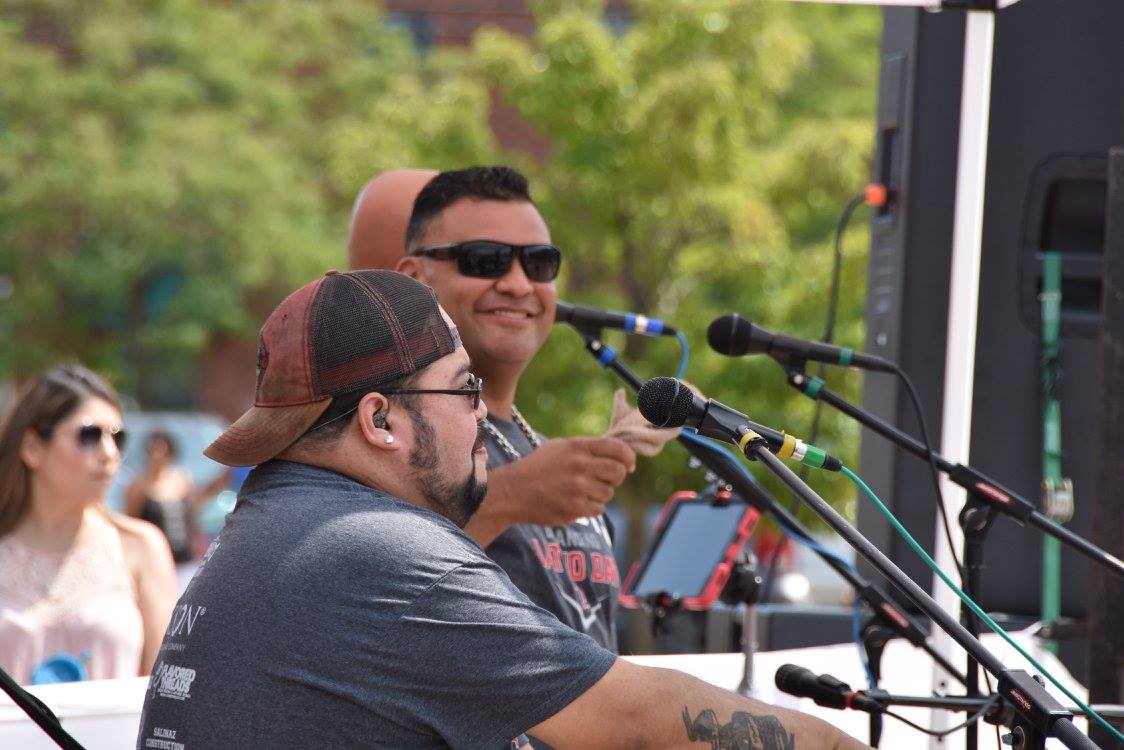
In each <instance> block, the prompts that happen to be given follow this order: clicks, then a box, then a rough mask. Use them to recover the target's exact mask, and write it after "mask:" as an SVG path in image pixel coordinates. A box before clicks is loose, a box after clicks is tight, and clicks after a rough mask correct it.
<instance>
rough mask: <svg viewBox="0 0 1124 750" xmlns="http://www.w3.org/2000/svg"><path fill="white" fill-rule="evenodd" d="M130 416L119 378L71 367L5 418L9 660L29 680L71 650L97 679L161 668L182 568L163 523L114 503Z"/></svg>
mask: <svg viewBox="0 0 1124 750" xmlns="http://www.w3.org/2000/svg"><path fill="white" fill-rule="evenodd" d="M122 422H123V417H122V412H121V406H120V402H119V401H118V398H117V394H116V393H115V392H114V391H113V389H112V387H110V386H109V385H108V384H107V383H106V382H105V381H104V380H103V379H102V378H101V377H99V376H98V375H96V374H95V373H93V372H91V371H90V370H87V369H86V368H84V367H80V366H76V365H64V366H60V367H55V368H53V369H52V370H50V371H48V372H46V373H44V374H43V375H41V376H40V377H39V378H37V379H36V380H35V381H34V382H33V383H31V384H30V386H29V387H28V388H27V389H26V390H25V391H24V392H23V393H22V394H21V396H20V397H19V398H18V399H17V400H16V402H15V404H14V405H13V406H12V408H11V409H10V410H9V412H8V414H7V415H6V416H5V418H4V421H3V424H2V425H0V667H3V669H4V670H5V671H7V672H8V673H9V674H10V675H11V676H12V677H13V678H14V679H15V680H16V681H17V682H20V683H25V684H26V683H30V682H32V681H33V675H34V681H43V680H44V679H46V680H49V679H50V677H44V674H43V671H42V670H43V668H44V665H45V664H47V665H48V666H50V664H52V663H55V664H57V663H58V660H59V659H62V660H63V661H68V660H69V661H70V662H71V663H76V664H81V668H80V669H77V672H78V674H83V676H86V677H88V678H89V679H106V678H112V677H129V676H136V675H145V674H148V673H149V672H150V671H151V669H152V665H153V662H154V661H155V659H156V653H157V650H158V649H159V647H160V641H161V639H162V637H163V633H164V630H165V628H166V627H167V625H168V621H169V618H170V616H171V613H172V607H173V605H174V604H175V601H176V584H175V572H174V568H173V565H172V556H171V553H170V551H169V549H168V543H167V542H166V541H165V539H164V536H163V534H161V533H160V531H159V530H158V529H157V528H156V527H154V526H153V525H152V524H149V523H146V522H144V521H139V520H136V519H133V518H126V517H124V516H121V515H118V514H116V513H111V512H110V511H109V510H108V509H107V508H106V507H105V505H104V504H103V500H104V498H105V493H106V490H108V488H109V485H110V483H111V482H112V481H113V477H114V475H115V474H116V473H117V470H118V468H119V467H120V465H121V449H122V447H123V445H124V437H125V433H124V429H123V424H122ZM52 660H53V661H52ZM37 669H38V670H39V672H38V673H37Z"/></svg>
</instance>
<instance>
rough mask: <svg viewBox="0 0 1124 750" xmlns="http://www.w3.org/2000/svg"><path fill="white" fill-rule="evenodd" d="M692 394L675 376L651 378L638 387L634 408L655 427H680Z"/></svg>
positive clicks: (687, 410) (684, 418) (687, 411)
mask: <svg viewBox="0 0 1124 750" xmlns="http://www.w3.org/2000/svg"><path fill="white" fill-rule="evenodd" d="M693 398H694V394H693V393H691V390H690V389H689V388H687V386H685V385H683V383H681V382H679V381H678V380H676V379H675V378H668V377H659V378H652V379H651V380H649V381H648V382H647V383H645V384H644V385H643V386H642V387H641V388H640V393H639V394H638V395H637V397H636V408H638V409H639V410H640V413H641V414H642V415H643V416H644V419H647V420H648V421H649V422H651V423H652V424H654V425H655V426H656V427H682V426H683V425H684V424H686V422H687V416H688V414H690V409H691V401H692V399H693Z"/></svg>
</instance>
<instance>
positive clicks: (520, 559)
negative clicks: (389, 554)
mask: <svg viewBox="0 0 1124 750" xmlns="http://www.w3.org/2000/svg"><path fill="white" fill-rule="evenodd" d="M488 421H489V422H491V423H492V424H493V425H495V426H496V427H497V428H498V429H499V431H500V432H501V433H502V434H503V436H504V437H506V438H507V439H508V441H509V442H510V443H511V445H512V447H513V448H515V450H516V451H517V452H518V453H519V454H520V455H524V456H525V455H527V454H528V453H530V452H531V451H532V450H533V449H534V446H532V445H531V443H530V441H529V440H527V437H526V435H524V434H523V431H522V430H520V429H519V426H518V425H516V424H515V423H514V422H508V421H506V420H503V419H498V418H496V417H493V416H490V415H489V417H488ZM485 434H486V435H487V440H488V468H489V469H492V468H495V467H497V466H502V465H504V464H507V463H510V462H511V460H512V459H511V458H510V457H509V456H508V455H507V453H506V452H505V451H504V450H503V448H501V447H500V446H499V444H498V443H497V442H496V441H495V440H494V439H493V438H492V436H491V435H490V434H488V433H485ZM541 439H542V437H541V436H540V440H541ZM485 552H487V553H488V556H489V557H491V558H492V559H493V560H495V561H496V563H497V564H498V565H499V566H500V567H501V568H503V569H504V570H505V571H506V572H507V575H508V576H509V577H510V578H511V580H512V582H513V583H515V585H516V586H518V587H519V589H520V590H521V591H522V592H523V593H524V594H526V595H527V596H528V597H529V598H530V600H531V601H533V602H534V603H535V604H537V605H539V606H540V607H542V608H543V609H545V610H547V611H549V612H553V613H554V615H555V616H556V617H557V618H558V619H559V620H561V621H562V622H564V623H566V624H567V625H569V626H570V627H571V628H573V629H574V630H576V631H578V632H579V633H586V634H588V635H590V636H591V637H592V638H593V639H594V640H595V641H597V643H599V644H600V645H602V646H603V647H605V648H606V649H608V650H610V651H613V652H616V650H617V631H616V620H617V607H618V596H619V594H620V587H621V579H620V572H619V571H618V570H617V563H616V559H615V558H614V557H613V536H612V526H611V525H610V523H609V519H608V517H606V516H604V515H602V516H597V517H596V518H582V519H579V520H578V521H576V522H574V523H572V524H570V525H569V526H536V525H533V524H516V525H514V526H511V527H510V528H508V529H507V530H506V531H504V532H503V533H502V534H500V535H499V536H498V537H496V539H495V541H493V542H492V543H491V544H490V545H488V548H487V549H486V550H485Z"/></svg>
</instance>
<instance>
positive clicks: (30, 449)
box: [20, 430, 47, 471]
mask: <svg viewBox="0 0 1124 750" xmlns="http://www.w3.org/2000/svg"><path fill="white" fill-rule="evenodd" d="M46 450H47V445H46V443H45V442H44V441H43V438H41V437H39V435H38V434H37V433H36V432H35V430H28V431H27V432H25V433H23V440H21V441H20V459H21V460H22V461H23V463H24V465H25V466H27V468H29V469H31V470H32V471H34V470H35V469H38V468H39V465H40V464H41V463H43V453H44V452H45V451H46Z"/></svg>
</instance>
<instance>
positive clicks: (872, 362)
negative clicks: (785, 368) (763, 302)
mask: <svg viewBox="0 0 1124 750" xmlns="http://www.w3.org/2000/svg"><path fill="white" fill-rule="evenodd" d="M706 341H707V343H708V344H710V348H711V349H713V350H714V351H716V352H718V353H719V354H725V355H726V356H727V357H743V356H745V355H747V354H768V355H769V356H770V357H772V358H773V359H775V360H777V361H778V362H781V363H784V364H790V363H794V362H798V361H812V362H826V363H827V364H829V365H843V366H844V367H858V368H861V369H863V370H877V371H879V372H897V366H896V365H895V364H894V363H893V362H890V361H889V360H886V359H883V358H882V357H879V356H876V355H874V354H864V353H863V352H856V351H855V350H853V349H848V348H847V347H845V346H835V345H834V344H824V343H822V342H819V341H807V340H805V339H798V338H795V337H793V336H785V335H784V334H783V333H774V332H772V331H770V330H768V329H767V328H762V327H761V326H758V325H754V324H753V321H751V320H746V319H745V318H743V317H742V316H740V315H738V314H737V313H730V314H729V315H723V316H721V317H718V318H715V319H714V320H713V321H711V323H710V326H709V327H707V329H706Z"/></svg>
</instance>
